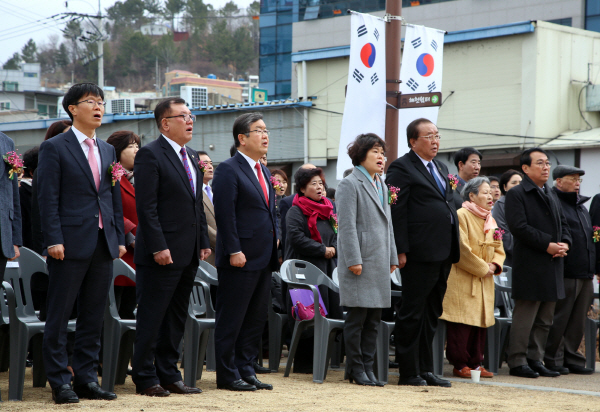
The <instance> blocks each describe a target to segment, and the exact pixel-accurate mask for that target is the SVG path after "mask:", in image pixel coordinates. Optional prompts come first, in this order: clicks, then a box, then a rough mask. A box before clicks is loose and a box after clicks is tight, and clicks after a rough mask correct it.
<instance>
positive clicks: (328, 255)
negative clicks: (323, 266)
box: [325, 246, 335, 259]
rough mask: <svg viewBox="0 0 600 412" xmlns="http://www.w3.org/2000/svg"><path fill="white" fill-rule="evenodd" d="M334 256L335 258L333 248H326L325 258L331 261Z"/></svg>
mask: <svg viewBox="0 0 600 412" xmlns="http://www.w3.org/2000/svg"><path fill="white" fill-rule="evenodd" d="M334 256H335V248H334V247H333V246H330V247H326V248H325V258H326V259H331V258H332V257H334Z"/></svg>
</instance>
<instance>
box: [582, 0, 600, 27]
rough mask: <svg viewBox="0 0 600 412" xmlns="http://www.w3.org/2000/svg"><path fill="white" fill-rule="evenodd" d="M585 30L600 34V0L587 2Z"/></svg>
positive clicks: (588, 0)
mask: <svg viewBox="0 0 600 412" xmlns="http://www.w3.org/2000/svg"><path fill="white" fill-rule="evenodd" d="M585 29H586V30H591V31H597V32H600V0H587V1H586V2H585Z"/></svg>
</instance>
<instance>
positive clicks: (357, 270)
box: [348, 265, 362, 276]
mask: <svg viewBox="0 0 600 412" xmlns="http://www.w3.org/2000/svg"><path fill="white" fill-rule="evenodd" d="M348 269H350V272H352V273H354V274H355V275H356V276H358V275H360V274H361V273H362V265H352V266H348Z"/></svg>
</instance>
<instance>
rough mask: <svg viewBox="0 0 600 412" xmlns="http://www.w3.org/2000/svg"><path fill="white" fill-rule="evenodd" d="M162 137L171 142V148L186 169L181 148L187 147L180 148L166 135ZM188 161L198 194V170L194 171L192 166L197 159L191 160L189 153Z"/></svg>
mask: <svg viewBox="0 0 600 412" xmlns="http://www.w3.org/2000/svg"><path fill="white" fill-rule="evenodd" d="M162 136H163V137H164V138H165V140H166V141H167V142H169V144H170V145H171V147H172V148H173V150H175V153H177V157H178V158H179V160H181V165H182V166H183V167H184V169H185V165H184V164H183V157H181V148H182V147H185V145H184V146H180V145H179V143H175V142H174V141H173V140H171V139H169V138H168V137H167V136H165V135H164V134H163V135H162ZM186 153H187V150H186ZM187 161H188V164H189V166H190V173H191V174H192V181H193V182H194V193H195V192H196V188H197V187H198V186H197V185H196V169H194V167H193V166H192V165H191V163H190V162H195V161H196V159H192V158H190V156H189V153H188V156H187Z"/></svg>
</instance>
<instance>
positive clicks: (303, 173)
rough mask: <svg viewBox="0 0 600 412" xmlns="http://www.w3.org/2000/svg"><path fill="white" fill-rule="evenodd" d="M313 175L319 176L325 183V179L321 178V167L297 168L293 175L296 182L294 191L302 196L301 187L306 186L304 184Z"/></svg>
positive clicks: (307, 182) (308, 181) (306, 183)
mask: <svg viewBox="0 0 600 412" xmlns="http://www.w3.org/2000/svg"><path fill="white" fill-rule="evenodd" d="M315 176H319V177H320V178H321V180H323V184H325V180H324V179H323V170H322V169H321V168H319V167H317V168H315V169H302V168H300V169H298V171H297V172H296V174H295V175H294V182H295V183H296V193H298V196H304V193H302V192H301V189H304V188H306V186H307V185H308V184H309V183H310V181H311V180H312V178H313V177H315ZM325 190H327V189H325Z"/></svg>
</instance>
